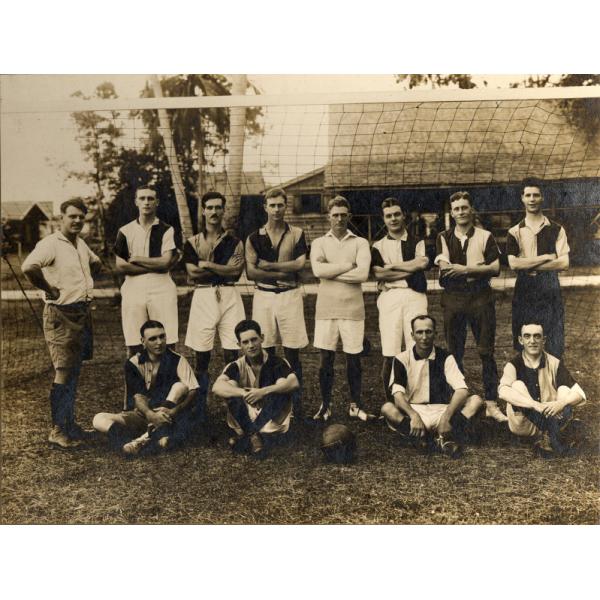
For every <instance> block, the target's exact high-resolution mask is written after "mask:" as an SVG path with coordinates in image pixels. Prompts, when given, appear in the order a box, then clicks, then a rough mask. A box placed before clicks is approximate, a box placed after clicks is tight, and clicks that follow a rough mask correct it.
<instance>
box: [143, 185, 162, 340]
mask: <svg viewBox="0 0 600 600" xmlns="http://www.w3.org/2000/svg"><path fill="white" fill-rule="evenodd" d="M140 189H141V188H140ZM164 328H165V326H164V325H163V324H162V323H161V322H160V321H152V320H150V321H146V322H145V323H144V324H143V325H142V326H141V327H140V337H144V331H146V329H164Z"/></svg>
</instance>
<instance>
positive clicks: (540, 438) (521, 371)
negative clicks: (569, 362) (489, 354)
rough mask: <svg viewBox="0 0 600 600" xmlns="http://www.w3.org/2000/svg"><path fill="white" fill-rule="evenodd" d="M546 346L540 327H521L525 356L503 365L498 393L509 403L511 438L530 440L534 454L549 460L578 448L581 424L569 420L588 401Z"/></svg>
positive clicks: (531, 325)
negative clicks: (546, 349) (532, 442)
mask: <svg viewBox="0 0 600 600" xmlns="http://www.w3.org/2000/svg"><path fill="white" fill-rule="evenodd" d="M545 342H546V338H545V337H544V329H543V327H542V325H540V324H539V323H536V322H530V323H524V324H523V325H522V326H521V335H519V344H520V345H521V347H522V348H523V351H522V352H520V353H519V354H517V355H516V356H515V357H514V358H513V359H512V360H510V361H509V362H508V363H506V366H505V367H504V373H503V375H502V379H501V380H500V388H499V390H498V394H499V396H500V398H502V399H503V400H506V402H507V403H508V407H507V410H506V412H507V414H508V427H509V429H510V430H511V431H512V433H514V434H515V435H517V436H522V437H529V438H531V439H532V440H534V452H535V454H536V455H538V456H541V457H543V458H550V457H553V456H563V455H565V454H569V453H570V452H571V451H573V450H576V449H577V446H578V444H579V442H580V441H581V440H580V439H578V438H579V435H580V434H581V430H582V423H581V421H580V420H579V419H572V418H571V417H572V415H573V407H575V406H580V405H582V404H584V403H585V400H586V398H585V393H584V392H583V390H582V389H581V387H579V384H577V383H576V382H575V380H574V379H573V377H572V376H571V374H570V373H569V371H568V370H567V368H566V367H565V365H564V363H563V362H562V361H561V360H560V359H559V358H557V357H556V356H553V355H552V354H550V353H548V352H545V351H544V344H545Z"/></svg>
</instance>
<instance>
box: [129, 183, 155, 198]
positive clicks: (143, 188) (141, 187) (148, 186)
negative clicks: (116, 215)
mask: <svg viewBox="0 0 600 600" xmlns="http://www.w3.org/2000/svg"><path fill="white" fill-rule="evenodd" d="M140 190H150V191H151V192H154V195H155V196H156V197H157V198H158V192H157V191H156V187H155V186H153V185H152V184H150V183H147V184H145V185H144V184H140V185H138V186H137V187H136V188H135V194H134V195H133V197H134V198H137V193H138V192H139V191H140Z"/></svg>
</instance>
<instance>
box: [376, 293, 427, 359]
mask: <svg viewBox="0 0 600 600" xmlns="http://www.w3.org/2000/svg"><path fill="white" fill-rule="evenodd" d="M377 308H378V309H379V332H380V334H381V353H382V354H383V356H389V357H392V356H396V355H397V354H400V352H402V350H408V349H409V348H411V347H412V346H414V341H413V339H412V337H411V328H410V322H411V320H412V319H414V318H415V317H416V316H418V315H425V314H427V296H426V295H425V294H422V293H420V292H415V291H414V290H411V289H410V288H393V289H389V290H386V291H384V292H381V293H380V294H379V297H378V298H377ZM402 342H404V348H403V347H402Z"/></svg>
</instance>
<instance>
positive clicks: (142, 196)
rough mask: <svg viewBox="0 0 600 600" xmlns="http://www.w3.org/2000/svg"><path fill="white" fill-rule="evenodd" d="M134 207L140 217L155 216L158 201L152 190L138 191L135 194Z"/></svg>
mask: <svg viewBox="0 0 600 600" xmlns="http://www.w3.org/2000/svg"><path fill="white" fill-rule="evenodd" d="M135 205H136V206H137V207H138V210H139V211H140V215H143V216H145V217H151V216H154V215H156V209H157V208H158V199H157V197H156V192H154V191H153V190H145V189H140V190H138V191H137V192H136V193H135Z"/></svg>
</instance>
